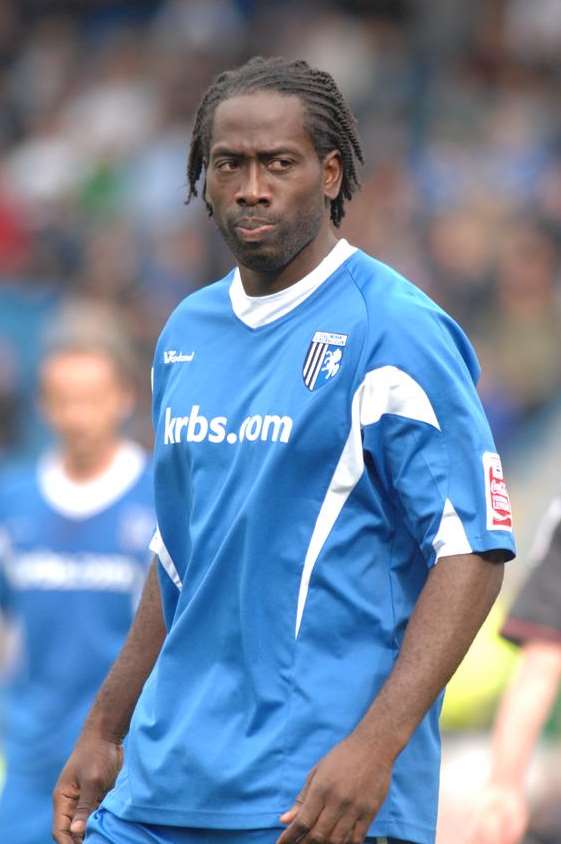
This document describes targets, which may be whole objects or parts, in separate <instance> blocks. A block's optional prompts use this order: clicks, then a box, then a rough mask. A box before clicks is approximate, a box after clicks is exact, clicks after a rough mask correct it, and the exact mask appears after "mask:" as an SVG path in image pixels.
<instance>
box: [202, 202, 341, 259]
mask: <svg viewBox="0 0 561 844" xmlns="http://www.w3.org/2000/svg"><path fill="white" fill-rule="evenodd" d="M324 214H325V206H324V204H323V198H321V200H320V202H318V203H315V204H314V205H310V206H309V207H308V208H306V209H305V210H302V211H300V212H299V213H297V214H296V215H295V216H294V217H293V218H292V219H291V220H274V221H271V222H274V229H273V230H272V231H270V232H266V233H265V234H264V235H263V237H262V238H261V239H259V240H254V241H245V240H244V239H243V238H242V237H241V235H240V234H239V232H238V230H237V229H236V225H237V223H238V222H239V220H240V219H241V218H242V217H245V218H246V219H247V218H250V217H251V214H249V213H247V211H246V213H245V214H244V213H242V212H241V211H239V212H238V213H236V214H235V215H228V216H225V217H224V218H219V217H217V216H216V217H215V218H214V219H215V222H216V225H217V227H218V229H219V231H220V233H221V235H222V237H223V238H224V241H225V242H226V244H227V246H228V247H229V249H230V250H231V252H232V254H233V255H234V257H235V259H236V261H237V263H238V264H241V265H242V266H244V267H247V268H248V269H250V270H253V271H254V272H261V273H267V274H268V273H277V272H280V271H281V270H282V269H284V267H286V266H287V265H288V264H289V263H290V262H291V261H292V260H293V258H295V257H296V256H297V255H298V254H299V253H300V252H301V251H302V250H303V249H305V247H306V246H307V245H308V244H309V243H311V241H312V240H314V238H315V237H316V236H317V234H318V232H319V230H320V228H321V225H322V222H323V218H324ZM254 216H255V217H257V218H259V219H261V217H260V215H259V213H256V214H255V215H254Z"/></svg>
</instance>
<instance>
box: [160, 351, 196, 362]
mask: <svg viewBox="0 0 561 844" xmlns="http://www.w3.org/2000/svg"><path fill="white" fill-rule="evenodd" d="M194 357H195V352H191V353H190V354H188V355H185V354H183V352H177V351H176V350H175V349H170V350H169V351H167V352H164V363H191V361H192V360H193V358H194Z"/></svg>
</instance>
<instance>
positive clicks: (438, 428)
mask: <svg viewBox="0 0 561 844" xmlns="http://www.w3.org/2000/svg"><path fill="white" fill-rule="evenodd" d="M366 370H367V371H366V375H365V377H364V381H363V383H362V385H361V389H362V396H361V424H362V427H363V439H364V448H365V450H366V451H367V452H369V454H370V455H371V458H372V465H373V470H374V472H375V473H376V475H377V476H378V478H379V480H380V482H381V483H382V484H383V486H384V487H385V491H386V494H387V496H388V500H389V502H390V505H391V506H394V507H396V508H397V509H398V511H399V513H400V515H401V517H402V519H403V522H404V524H405V527H406V529H407V531H408V532H409V533H410V535H411V536H412V537H413V539H414V540H415V541H416V543H417V544H418V546H419V548H420V550H421V553H422V555H423V557H424V559H425V561H426V563H427V565H429V566H431V565H433V564H434V563H435V562H437V560H438V559H440V558H441V557H446V556H451V555H455V554H469V553H481V552H485V551H490V550H500V551H502V552H503V553H504V557H505V559H511V558H512V557H513V556H514V553H515V545H514V540H513V535H512V516H511V510H510V502H509V498H508V493H507V490H506V485H505V481H504V478H503V473H502V467H501V461H500V458H499V456H498V454H497V453H496V449H495V444H494V441H493V437H492V434H491V431H490V428H489V424H488V422H487V419H486V417H485V413H484V411H483V408H482V406H481V402H480V400H479V397H478V394H477V390H476V386H475V382H476V379H477V377H478V374H479V365H478V362H477V358H476V356H475V352H474V351H473V348H472V347H471V344H470V343H469V341H468V340H467V338H466V336H465V334H464V333H463V332H462V330H461V329H460V328H459V326H458V325H457V324H456V323H455V322H454V321H453V320H452V319H450V318H449V317H448V316H447V315H446V314H445V313H444V312H442V311H441V310H440V309H438V308H437V307H436V306H434V305H433V304H432V303H430V300H429V303H425V302H423V301H421V302H420V303H418V302H413V303H409V304H408V305H407V307H406V308H405V309H404V310H403V311H402V312H401V313H400V315H399V319H397V318H394V321H393V324H390V326H389V327H388V328H387V329H386V331H385V335H384V338H383V340H382V342H381V343H380V344H379V347H378V348H377V349H376V350H375V353H374V354H372V355H371V357H370V361H369V365H368V366H367V367H366Z"/></svg>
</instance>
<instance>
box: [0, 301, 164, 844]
mask: <svg viewBox="0 0 561 844" xmlns="http://www.w3.org/2000/svg"><path fill="white" fill-rule="evenodd" d="M120 331H122V329H117V327H116V326H114V327H113V329H111V327H110V325H108V316H107V314H105V312H104V311H101V312H99V313H97V312H96V311H95V310H94V311H93V312H91V310H90V312H89V313H88V315H87V317H86V316H85V315H84V314H83V313H82V312H81V310H80V309H79V308H73V309H72V310H71V311H69V312H68V313H67V314H66V315H65V316H64V317H62V318H61V320H60V321H59V322H57V323H56V324H54V325H52V326H51V331H50V335H51V336H50V340H48V341H47V350H46V353H45V354H44V356H43V357H42V360H41V367H40V378H39V381H40V403H41V409H42V413H43V415H44V418H45V420H46V422H47V423H48V425H49V426H50V428H51V429H52V432H53V434H54V437H55V440H56V445H55V447H54V448H53V449H52V450H50V451H48V452H47V453H45V454H43V456H42V457H41V458H40V460H39V461H38V463H37V464H36V465H35V466H33V467H32V468H31V469H29V470H26V469H21V470H17V471H16V470H14V471H12V472H10V473H9V474H7V473H6V474H7V476H5V477H4V478H3V479H2V481H1V486H0V537H1V544H0V616H1V621H2V626H3V628H4V634H5V637H7V635H8V631H9V632H10V634H11V638H13V637H14V636H15V641H16V642H17V648H16V652H15V653H12V654H10V657H11V658H10V659H8V663H9V664H7V665H5V669H4V678H3V685H5V686H6V688H5V690H4V691H5V713H4V729H5V736H4V751H5V758H6V765H7V775H6V781H5V785H4V789H3V791H2V794H1V796H0V840H1V841H5V842H10V844H45V842H47V841H49V840H50V830H51V823H52V817H51V814H52V813H51V807H52V802H51V792H52V789H53V786H54V783H55V781H56V778H57V776H58V774H59V772H60V769H61V768H62V766H63V764H64V762H65V760H66V758H67V756H68V753H69V751H70V749H71V748H72V746H73V744H74V741H75V739H76V737H77V735H78V732H79V729H80V727H81V724H82V722H83V720H84V716H85V713H86V712H87V709H88V708H89V706H90V705H91V702H92V700H93V697H94V695H95V692H96V691H97V688H98V686H99V685H100V683H101V681H102V680H103V678H104V676H105V674H106V673H107V671H108V669H109V666H110V665H111V664H112V662H113V660H114V659H115V657H116V655H117V653H118V651H119V649H120V647H121V644H122V642H123V640H124V638H125V636H126V634H127V632H128V629H129V626H130V624H131V621H132V619H133V614H134V612H135V608H136V604H137V601H138V597H139V595H140V591H141V589H142V585H143V582H144V578H145V574H146V570H147V563H148V556H147V551H146V546H147V542H148V538H149V535H150V534H151V532H152V529H153V518H154V516H153V504H152V480H151V470H150V465H149V461H148V460H147V456H146V454H145V453H144V451H143V450H142V449H141V448H140V447H139V446H137V445H136V444H135V443H134V442H132V441H129V440H127V439H125V438H124V436H123V434H122V433H121V429H122V426H123V423H124V422H125V420H126V419H127V417H128V416H129V415H130V413H131V411H132V410H133V407H134V395H133V387H132V373H133V371H134V369H133V366H132V363H131V359H130V355H131V353H130V349H129V348H128V346H127V343H126V341H125V340H124V339H123V337H122V336H121V335H120V333H119V332H120Z"/></svg>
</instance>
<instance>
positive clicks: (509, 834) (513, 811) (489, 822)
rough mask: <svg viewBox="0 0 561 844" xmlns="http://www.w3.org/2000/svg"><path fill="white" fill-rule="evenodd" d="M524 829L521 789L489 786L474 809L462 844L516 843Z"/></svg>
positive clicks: (525, 812)
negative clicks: (464, 842)
mask: <svg viewBox="0 0 561 844" xmlns="http://www.w3.org/2000/svg"><path fill="white" fill-rule="evenodd" d="M527 826H528V805H527V801H526V796H525V794H524V791H523V790H522V789H519V788H516V787H514V786H506V785H505V786H503V785H493V784H489V785H488V786H487V788H486V790H485V793H484V795H483V796H482V798H481V800H480V802H479V805H478V806H477V807H476V810H475V817H474V820H473V822H472V824H471V825H470V827H469V830H468V836H467V839H466V844H518V842H520V841H521V840H522V838H523V836H524V833H525V831H526V827H527Z"/></svg>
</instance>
